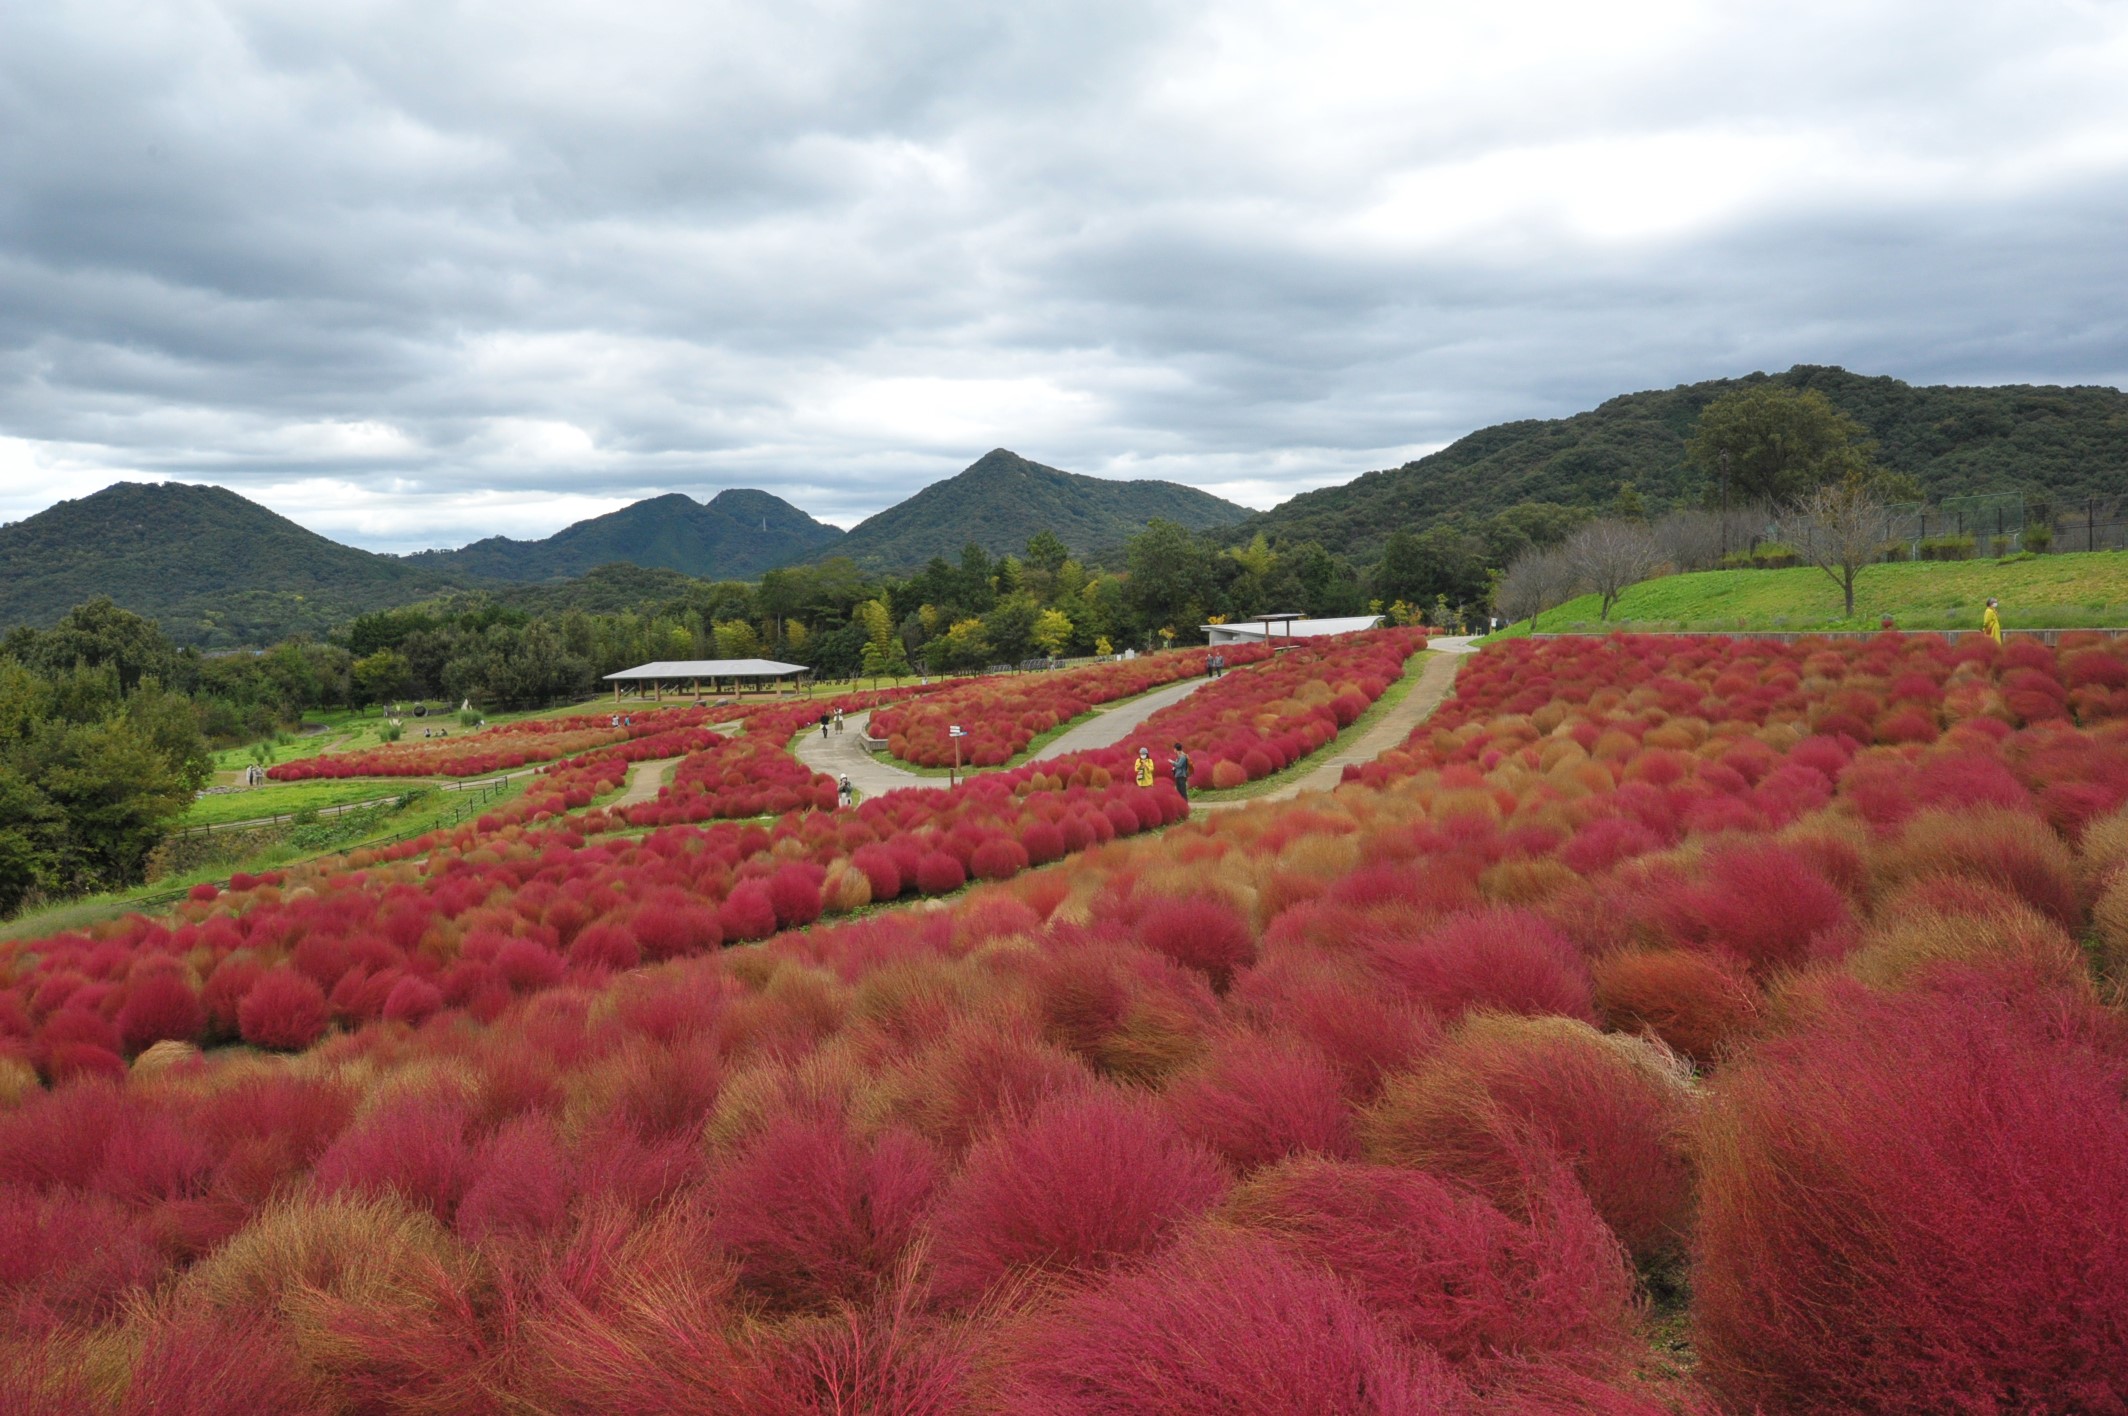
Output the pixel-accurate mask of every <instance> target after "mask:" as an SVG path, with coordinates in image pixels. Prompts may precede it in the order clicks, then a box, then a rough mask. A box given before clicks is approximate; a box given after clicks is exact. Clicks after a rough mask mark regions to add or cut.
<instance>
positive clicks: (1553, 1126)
mask: <svg viewBox="0 0 2128 1416" xmlns="http://www.w3.org/2000/svg"><path fill="white" fill-rule="evenodd" d="M1685 1099H1686V1098H1685V1091H1684V1088H1683V1087H1682V1085H1681V1084H1680V1083H1679V1082H1678V1081H1677V1079H1676V1078H1675V1077H1673V1076H1671V1075H1670V1074H1669V1073H1668V1072H1667V1071H1665V1070H1664V1069H1663V1068H1662V1067H1661V1066H1660V1065H1659V1064H1658V1063H1657V1062H1656V1061H1655V1060H1654V1059H1653V1058H1652V1057H1651V1056H1649V1055H1648V1054H1647V1052H1646V1051H1645V1049H1644V1048H1642V1047H1641V1046H1640V1045H1639V1044H1636V1043H1633V1042H1632V1041H1630V1040H1628V1039H1624V1038H1618V1037H1613V1036H1606V1035H1605V1034H1602V1033H1599V1032H1597V1031H1596V1030H1595V1029H1594V1028H1591V1027H1589V1026H1588V1025H1586V1024H1584V1023H1578V1022H1574V1021H1572V1020H1570V1019H1566V1018H1510V1017H1501V1016H1492V1015H1478V1016H1475V1017H1473V1018H1471V1019H1469V1020H1467V1021H1466V1022H1465V1023H1464V1024H1463V1026H1462V1028H1461V1029H1459V1030H1458V1031H1457V1032H1456V1033H1455V1034H1454V1035H1453V1036H1451V1037H1450V1039H1449V1040H1448V1041H1447V1042H1446V1043H1445V1044H1443V1046H1442V1047H1441V1048H1440V1050H1439V1051H1437V1052H1436V1053H1434V1054H1433V1055H1432V1056H1431V1057H1429V1058H1427V1059H1426V1060H1425V1061H1424V1062H1422V1063H1421V1064H1420V1065H1419V1067H1418V1069H1417V1070H1416V1071H1414V1072H1412V1073H1409V1074H1407V1075H1405V1076H1402V1077H1399V1078H1396V1079H1395V1080H1393V1081H1391V1082H1390V1084H1389V1085H1388V1086H1387V1087H1386V1088H1384V1090H1383V1092H1382V1097H1381V1100H1380V1101H1378V1102H1377V1103H1376V1104H1375V1108H1374V1110H1373V1111H1372V1112H1371V1113H1370V1114H1369V1115H1368V1116H1367V1117H1366V1118H1365V1120H1364V1122H1363V1125H1362V1129H1361V1136H1362V1141H1363V1143H1364V1145H1365V1148H1366V1151H1367V1154H1368V1156H1369V1158H1371V1159H1374V1160H1379V1161H1383V1162H1385V1163H1388V1164H1393V1165H1410V1166H1415V1167H1417V1168H1418V1169H1421V1170H1431V1171H1434V1172H1436V1173H1438V1174H1441V1175H1449V1176H1455V1177H1457V1178H1459V1179H1462V1180H1464V1181H1467V1182H1468V1183H1470V1184H1473V1185H1475V1186H1477V1187H1478V1188H1479V1189H1481V1190H1482V1191H1484V1193H1485V1194H1486V1195H1488V1196H1489V1197H1490V1198H1491V1199H1492V1200H1493V1201H1494V1202H1495V1203H1497V1204H1499V1205H1501V1206H1502V1207H1503V1208H1506V1209H1508V1210H1510V1211H1515V1210H1517V1209H1518V1208H1519V1204H1520V1201H1521V1198H1522V1197H1523V1196H1524V1195H1525V1194H1526V1193H1527V1192H1528V1190H1529V1188H1530V1165H1531V1160H1530V1157H1531V1156H1532V1155H1533V1154H1539V1155H1541V1154H1542V1153H1543V1152H1545V1151H1550V1152H1551V1153H1553V1154H1556V1155H1557V1156H1558V1157H1559V1158H1560V1159H1562V1160H1564V1161H1565V1162H1566V1163H1567V1164H1568V1165H1569V1166H1570V1167H1571V1168H1572V1169H1573V1172H1574V1175H1575V1177H1576V1178H1577V1179H1578V1180H1580V1182H1581V1185H1582V1188H1583V1189H1585V1190H1586V1191H1587V1192H1588V1195H1589V1199H1590V1201H1591V1202H1592V1203H1593V1204H1594V1205H1595V1206H1596V1212H1597V1213H1598V1214H1600V1215H1602V1216H1603V1219H1604V1222H1605V1223H1606V1224H1608V1225H1610V1226H1611V1229H1612V1231H1613V1232H1615V1233H1616V1234H1617V1235H1618V1237H1619V1239H1620V1241H1621V1242H1623V1243H1624V1244H1625V1246H1626V1247H1627V1249H1629V1250H1630V1251H1631V1252H1632V1253H1633V1255H1634V1257H1635V1258H1637V1259H1643V1260H1657V1259H1663V1258H1667V1257H1670V1256H1672V1255H1674V1254H1675V1253H1676V1252H1677V1249H1678V1247H1679V1245H1680V1243H1681V1242H1682V1240H1683V1237H1684V1226H1685V1220H1686V1215H1687V1210H1688V1207H1689V1202H1690V1198H1691V1189H1690V1184H1689V1178H1688V1176H1687V1173H1686V1168H1685V1160H1684V1155H1683V1152H1682V1147H1681V1145H1680V1142H1679V1138H1678V1135H1677V1131H1678V1127H1679V1125H1680V1124H1681V1123H1682V1121H1683V1119H1684V1116H1685V1109H1684V1107H1685Z"/></svg>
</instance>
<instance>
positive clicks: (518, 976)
mask: <svg viewBox="0 0 2128 1416" xmlns="http://www.w3.org/2000/svg"><path fill="white" fill-rule="evenodd" d="M495 972H496V973H497V974H498V975H499V976H500V977H501V978H502V980H503V981H504V982H505V983H507V984H509V985H510V987H512V988H514V989H516V990H517V991H518V992H520V993H532V992H537V991H538V990H540V989H543V988H552V987H553V986H554V985H555V984H557V983H560V982H561V981H562V976H563V975H564V974H565V973H567V972H568V965H567V964H566V963H564V962H563V960H562V956H561V955H560V954H559V953H557V952H556V951H554V950H553V949H550V948H548V947H547V946H546V945H544V944H542V943H540V942H539V941H538V940H537V939H512V940H510V941H509V942H508V943H507V944H504V945H503V946H502V948H500V949H498V950H497V951H496V953H495Z"/></svg>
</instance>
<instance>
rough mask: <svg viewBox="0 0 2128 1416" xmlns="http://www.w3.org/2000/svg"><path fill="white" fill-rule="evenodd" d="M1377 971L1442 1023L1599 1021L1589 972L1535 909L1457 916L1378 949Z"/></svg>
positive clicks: (1576, 951) (1571, 948)
mask: <svg viewBox="0 0 2128 1416" xmlns="http://www.w3.org/2000/svg"><path fill="white" fill-rule="evenodd" d="M1375 959H1376V962H1377V967H1379V969H1380V970H1381V972H1382V973H1383V974H1384V975H1385V976H1386V977H1388V978H1389V979H1390V980H1392V981H1393V982H1394V983H1395V984H1396V985H1397V986H1398V987H1399V988H1400V989H1402V990H1403V992H1404V993H1405V994H1406V995H1407V996H1409V997H1411V998H1413V999H1416V1000H1417V1001H1419V1002H1422V1003H1424V1004H1426V1005H1427V1006H1428V1007H1430V1008H1432V1009H1433V1010H1434V1011H1435V1012H1437V1013H1439V1014H1440V1015H1441V1016H1442V1017H1444V1018H1457V1017H1461V1016H1462V1015H1463V1014H1464V1013H1467V1012H1470V1011H1471V1010H1473V1009H1487V1010H1491V1011H1495V1012H1505V1013H1530V1014H1545V1013H1557V1014H1560V1015H1562V1016H1564V1017H1569V1018H1580V1019H1582V1020H1583V1021H1584V1022H1592V1023H1593V1022H1594V1021H1596V1013H1595V1006H1594V1003H1593V995H1592V985H1591V983H1590V980H1589V970H1588V966H1587V965H1586V964H1584V963H1583V962H1582V960H1581V954H1580V951H1578V950H1577V949H1575V947H1574V944H1573V941H1572V940H1570V939H1568V938H1567V937H1566V935H1564V934H1562V933H1561V932H1560V931H1559V929H1558V928H1557V927H1556V926H1555V925H1553V924H1552V923H1551V921H1549V920H1547V919H1545V918H1544V916H1542V915H1540V914H1537V913H1536V912H1535V911H1532V910H1523V909H1490V910H1480V911H1476V912H1473V913H1470V914H1463V915H1457V916H1455V917H1453V918H1451V919H1449V920H1447V921H1446V922H1444V923H1442V924H1441V925H1439V926H1437V927H1435V928H1433V929H1430V930H1428V931H1427V932H1426V933H1424V934H1422V935H1419V936H1418V937H1417V938H1409V937H1406V938H1399V939H1396V940H1394V941H1390V942H1387V943H1385V944H1383V945H1381V946H1379V947H1377V949H1376V950H1375Z"/></svg>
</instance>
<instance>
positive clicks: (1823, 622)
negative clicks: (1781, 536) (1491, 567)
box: [1511, 551, 2128, 634]
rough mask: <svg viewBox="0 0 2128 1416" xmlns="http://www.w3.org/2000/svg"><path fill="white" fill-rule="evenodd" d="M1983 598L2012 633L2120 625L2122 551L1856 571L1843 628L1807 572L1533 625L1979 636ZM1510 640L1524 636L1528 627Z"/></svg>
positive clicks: (1819, 579) (1714, 583) (1557, 629)
mask: <svg viewBox="0 0 2128 1416" xmlns="http://www.w3.org/2000/svg"><path fill="white" fill-rule="evenodd" d="M1990 595H1993V596H1995V597H1997V598H1998V599H2000V600H2001V601H2002V607H2001V609H2002V622H2003V623H2004V624H2005V625H2007V626H2008V627H2010V628H2011V629H2071V628H2088V629H2101V628H2103V629H2118V628H2122V627H2128V551H2091V552H2083V551H2078V552H2074V553H2072V554H2065V555H2047V556H2032V555H2027V556H2015V557H2011V558H2009V559H2006V560H1999V561H1997V560H1970V561H1903V562H1898V563H1893V564H1884V565H1871V566H1864V567H1863V568H1862V573H1861V574H1860V575H1859V576H1858V577H1857V578H1856V580H1855V617H1854V618H1853V619H1852V620H1849V619H1845V618H1843V617H1842V615H1841V611H1842V609H1843V608H1844V606H1843V605H1842V603H1841V599H1840V587H1839V586H1837V585H1835V584H1834V583H1833V582H1832V580H1831V579H1830V578H1828V577H1827V576H1826V574H1825V572H1823V571H1821V570H1819V569H1817V568H1816V567H1815V566H1797V567H1794V568H1793V569H1789V570H1705V571H1699V572H1696V573H1694V574H1690V575H1666V576H1663V577H1661V578H1660V579H1656V580H1643V581H1642V582H1640V583H1639V584H1638V585H1633V586H1629V587H1628V588H1627V589H1626V592H1625V593H1624V594H1623V595H1620V596H1619V597H1618V604H1617V605H1616V606H1615V607H1614V608H1613V609H1612V611H1611V618H1610V620H1609V621H1608V622H1600V621H1598V620H1597V618H1596V615H1597V611H1598V610H1599V608H1600V605H1599V603H1598V598H1597V597H1596V596H1594V595H1583V596H1582V597H1581V598H1579V599H1576V600H1569V601H1567V602H1566V603H1565V604H1563V605H1561V606H1559V607H1558V608H1557V609H1552V610H1546V611H1545V612H1544V613H1543V614H1542V615H1540V616H1538V619H1537V627H1538V629H1540V630H1541V631H1543V632H1545V633H1548V634H1549V633H1590V634H1595V633H1602V632H1606V631H1609V630H1613V629H1629V630H1630V629H1645V630H1697V631H1702V632H1705V631H1719V630H1731V629H1775V630H1779V629H1793V630H1806V629H1875V628H1877V626H1878V621H1879V619H1880V617H1881V616H1884V615H1890V616H1891V617H1892V620H1893V622H1894V624H1896V625H1897V626H1898V628H1900V629H1917V630H1918V629H1978V628H1980V613H1981V608H1982V606H1983V605H1985V604H1986V602H1987V598H1988V596H1990ZM1511 632H1512V633H1515V634H1527V633H1528V632H1529V621H1527V620H1522V621H1519V622H1517V623H1516V625H1515V626H1514V628H1513V630H1512V631H1511Z"/></svg>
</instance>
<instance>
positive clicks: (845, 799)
mask: <svg viewBox="0 0 2128 1416" xmlns="http://www.w3.org/2000/svg"><path fill="white" fill-rule="evenodd" d="M835 791H836V794H837V795H839V796H840V797H841V798H842V804H843V805H844V806H855V805H857V787H856V785H855V784H854V783H852V782H851V781H850V774H849V773H847V772H845V773H843V775H842V780H841V781H839V782H837V783H836V784H835Z"/></svg>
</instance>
